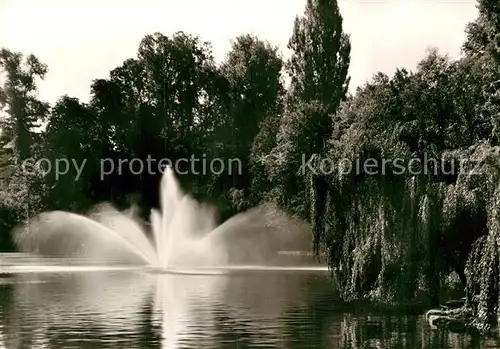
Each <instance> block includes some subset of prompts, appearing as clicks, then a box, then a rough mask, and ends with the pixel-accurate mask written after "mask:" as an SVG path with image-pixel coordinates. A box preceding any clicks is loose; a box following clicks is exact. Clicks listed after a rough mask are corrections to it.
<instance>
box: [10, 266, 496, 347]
mask: <svg viewBox="0 0 500 349" xmlns="http://www.w3.org/2000/svg"><path fill="white" fill-rule="evenodd" d="M0 262H1V263H2V264H1V265H0V272H1V275H0V346H2V347H4V348H9V349H10V348H411V349H413V348H473V347H498V345H497V343H496V342H494V341H492V340H486V339H477V338H472V337H471V336H469V335H462V334H453V333H448V332H439V331H432V330H431V329H430V328H429V326H428V324H427V323H426V321H425V318H424V316H423V315H419V314H414V315H410V314H405V313H401V312H396V311H390V312H389V311H387V310H386V311H383V310H373V308H368V306H366V305H365V306H361V305H359V306H353V305H350V306H348V305H344V304H343V303H342V302H340V301H339V300H338V299H337V298H336V296H335V294H334V293H333V292H332V289H333V286H332V284H331V281H330V279H329V276H328V272H327V271H325V270H324V268H302V269H300V270H293V268H288V269H285V270H279V269H273V268H269V269H263V270H255V268H233V269H231V270H224V269H206V270H178V271H176V273H162V272H158V271H154V270H150V269H147V268H133V267H123V266H122V267H113V268H102V267H82V266H78V265H75V262H74V261H66V262H67V263H64V264H62V263H61V261H58V263H59V264H57V263H56V262H54V261H49V260H46V261H44V263H41V262H40V261H34V260H32V259H29V258H27V257H19V258H15V259H12V258H10V259H9V258H3V257H2V258H0ZM70 262H71V263H70Z"/></svg>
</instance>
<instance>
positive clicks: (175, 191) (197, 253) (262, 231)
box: [14, 167, 310, 269]
mask: <svg viewBox="0 0 500 349" xmlns="http://www.w3.org/2000/svg"><path fill="white" fill-rule="evenodd" d="M138 222H139V221H138V219H135V218H134V217H133V215H131V214H127V213H124V212H119V211H118V210H116V209H114V208H113V207H111V206H109V205H101V206H99V207H98V208H97V209H96V210H95V212H94V213H93V214H91V215H90V216H89V217H86V216H82V215H78V214H75V213H70V212H64V211H52V212H44V213H42V214H40V215H39V216H37V217H35V219H33V220H31V221H29V222H28V223H27V224H26V225H23V226H21V227H19V228H18V229H17V230H16V231H15V233H14V238H15V242H16V244H17V246H18V247H19V249H20V250H21V251H25V252H32V253H40V254H44V255H62V256H71V257H74V256H81V257H89V258H91V259H92V260H94V261H95V260H101V261H102V260H104V261H109V260H119V261H122V262H123V261H128V262H132V263H142V264H147V265H150V266H152V267H154V268H160V269H169V268H172V267H173V268H176V267H191V268H193V267H200V266H204V267H206V266H224V265H228V264H247V265H248V264H252V265H256V264H261V265H262V264H266V263H268V262H269V261H270V256H274V255H276V252H277V251H278V250H280V249H287V248H288V249H290V246H287V243H289V242H290V241H295V242H297V241H298V242H299V244H301V245H302V246H308V245H309V243H308V242H307V243H305V242H304V241H306V240H308V241H310V240H309V239H310V234H304V232H309V230H308V227H306V226H305V225H304V224H303V223H302V222H300V221H298V220H291V219H290V218H289V217H286V215H284V214H283V213H282V212H280V211H279V210H276V208H273V207H269V206H261V207H257V208H255V209H253V210H250V211H249V212H245V213H241V214H239V215H236V216H234V217H233V218H231V219H229V220H228V221H226V222H225V223H224V224H222V225H220V226H218V227H217V226H216V222H215V210H214V209H213V208H212V207H209V206H207V205H204V204H200V203H198V202H197V201H195V200H194V199H193V198H191V197H190V196H189V195H186V194H185V193H183V192H182V190H181V188H180V186H179V184H178V182H177V180H176V178H175V176H174V173H173V171H172V169H171V168H170V167H167V169H166V171H165V173H164V175H163V177H162V180H161V183H160V208H159V210H156V209H152V210H151V232H152V234H151V235H152V236H151V237H149V236H148V234H147V232H146V229H144V227H143V226H141V225H140V224H139V223H138ZM304 238H305V240H304ZM292 249H296V247H292Z"/></svg>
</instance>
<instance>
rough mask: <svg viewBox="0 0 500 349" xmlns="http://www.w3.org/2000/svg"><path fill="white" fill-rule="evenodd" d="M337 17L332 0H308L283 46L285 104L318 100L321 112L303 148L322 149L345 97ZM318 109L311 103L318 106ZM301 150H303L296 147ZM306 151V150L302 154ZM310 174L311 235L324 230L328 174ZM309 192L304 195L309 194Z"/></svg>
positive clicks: (345, 55)
mask: <svg viewBox="0 0 500 349" xmlns="http://www.w3.org/2000/svg"><path fill="white" fill-rule="evenodd" d="M342 21H343V20H342V16H341V14H340V11H339V7H338V4H337V1H336V0H308V1H307V4H306V8H305V11H304V14H303V16H301V17H297V18H296V19H295V24H294V28H293V34H292V37H291V39H290V41H289V44H288V48H289V49H291V50H292V51H293V53H292V56H291V58H290V60H289V61H288V62H287V71H288V74H289V75H290V77H291V83H290V93H289V106H288V108H294V107H296V106H298V105H299V104H304V103H305V104H310V103H319V107H318V108H319V110H320V114H319V115H317V116H316V117H314V118H312V119H310V122H314V123H315V125H314V126H312V125H311V127H310V128H311V129H314V132H315V133H314V136H313V137H312V134H311V137H310V142H311V144H310V145H308V148H309V149H308V150H309V151H310V153H311V154H317V155H319V156H321V154H324V152H325V150H326V146H327V141H328V139H329V138H330V135H331V133H332V130H333V129H332V119H333V115H334V114H335V113H336V111H337V109H338V107H339V105H340V103H341V102H342V101H343V100H345V98H346V93H347V89H348V85H349V78H348V76H347V73H348V69H349V63H350V51H351V45H350V40H349V36H348V35H347V34H346V33H344V31H343V29H342ZM318 108H316V109H317V110H318ZM298 150H299V151H300V152H301V151H302V149H298ZM302 154H305V153H302ZM307 175H308V176H309V177H310V180H309V182H310V185H311V186H312V187H311V188H310V190H309V191H306V192H311V193H312V196H310V199H309V200H306V201H309V202H311V217H310V219H311V223H312V225H313V230H314V231H315V233H316V234H318V235H319V234H320V231H322V230H323V223H324V222H323V218H322V217H323V216H324V212H325V204H326V199H327V196H328V191H329V188H328V178H327V177H326V176H324V175H321V174H320V175H314V174H312V173H307ZM308 198H309V195H307V197H306V198H304V199H308Z"/></svg>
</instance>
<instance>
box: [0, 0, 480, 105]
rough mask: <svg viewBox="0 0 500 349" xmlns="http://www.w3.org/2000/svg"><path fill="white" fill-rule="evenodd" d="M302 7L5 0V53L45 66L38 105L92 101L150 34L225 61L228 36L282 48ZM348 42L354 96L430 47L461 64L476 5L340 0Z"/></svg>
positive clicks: (1, 30)
mask: <svg viewBox="0 0 500 349" xmlns="http://www.w3.org/2000/svg"><path fill="white" fill-rule="evenodd" d="M305 3H306V1H305V0H210V1H208V0H182V1H181V0H70V1H68V0H43V1H40V0H0V47H6V48H8V49H11V50H14V51H20V52H22V53H24V54H29V53H34V54H35V55H37V56H38V57H39V58H40V59H41V60H42V61H43V62H44V63H46V64H47V65H48V68H49V73H48V74H47V76H46V78H45V80H44V81H43V82H41V83H40V84H39V90H40V97H41V99H42V100H45V101H49V102H51V103H53V102H54V101H56V100H57V99H58V98H59V97H61V96H62V95H64V94H68V95H69V96H72V97H78V98H80V99H81V100H82V101H85V102H86V101H88V99H89V91H90V84H91V82H92V80H93V79H97V78H104V77H107V76H108V74H109V71H110V70H111V69H113V68H115V67H117V66H119V65H120V64H121V63H122V62H123V61H124V60H125V59H127V58H131V57H135V56H136V53H137V49H138V47H139V43H140V41H141V39H142V38H143V37H144V36H145V35H146V34H152V33H154V32H157V31H159V32H161V33H163V34H165V35H171V34H173V33H175V32H176V31H179V30H182V31H184V32H186V33H189V34H193V35H196V36H199V37H200V38H201V39H202V40H204V41H209V42H211V44H212V48H213V53H214V56H215V59H216V61H218V62H220V61H221V60H223V59H224V57H225V55H226V53H227V52H228V51H229V49H230V47H231V39H232V38H234V37H236V36H237V35H240V34H245V33H252V34H255V35H257V36H258V37H259V38H260V39H266V40H268V41H269V42H270V43H272V44H274V45H278V46H280V48H281V52H282V53H283V55H284V57H285V58H286V57H287V56H288V55H289V52H288V50H287V49H286V45H287V43H288V39H289V38H290V36H291V34H292V28H293V22H294V19H295V16H296V15H297V14H302V13H303V10H304V6H305ZM339 7H340V11H341V13H342V16H343V18H344V31H345V32H347V33H349V34H350V35H351V43H352V51H351V66H350V72H349V74H350V76H351V84H350V91H351V92H353V91H355V88H356V87H357V86H360V85H362V84H364V83H365V82H366V81H367V80H370V79H371V77H372V76H373V75H374V74H375V73H377V72H379V71H382V72H384V73H386V74H389V75H391V74H392V73H393V72H394V71H395V69H396V68H406V69H408V70H414V69H415V67H416V65H417V63H418V62H419V61H420V60H421V59H422V58H423V57H424V55H425V52H426V50H427V49H428V48H430V47H437V48H438V49H439V51H440V52H441V53H448V54H449V55H450V56H452V57H456V58H457V57H459V55H460V47H461V45H462V43H463V41H464V39H465V34H464V29H465V26H466V24H467V23H468V22H470V21H473V20H474V19H475V18H476V17H477V9H476V1H475V0H339Z"/></svg>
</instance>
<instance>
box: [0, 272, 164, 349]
mask: <svg viewBox="0 0 500 349" xmlns="http://www.w3.org/2000/svg"><path fill="white" fill-rule="evenodd" d="M12 278H13V282H15V283H13V284H11V285H8V286H7V285H3V286H1V287H0V290H2V293H3V294H2V296H4V297H2V299H1V301H0V305H1V308H0V311H1V324H2V329H3V337H4V342H5V347H6V348H9V349H10V348H42V347H44V348H95V347H96V345H97V346H98V347H100V348H120V347H130V342H140V341H141V338H140V337H139V336H138V335H139V334H144V331H145V330H147V329H146V328H142V327H141V326H143V323H144V322H143V318H141V314H139V313H138V310H139V309H143V305H144V298H145V296H147V289H148V285H147V283H145V282H141V281H144V280H140V279H139V278H138V277H137V275H134V274H131V273H129V275H126V274H119V273H117V274H113V273H102V274H100V275H96V274H95V273H94V275H85V274H79V275H76V274H66V275H63V276H61V275H57V274H53V275H49V274H39V275H36V274H30V275H16V276H13V277H12ZM131 281H135V282H131ZM148 335H151V336H152V337H151V338H149V339H148V343H151V342H153V339H154V338H155V337H154V332H152V331H149V334H148ZM148 347H151V346H150V345H148Z"/></svg>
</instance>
